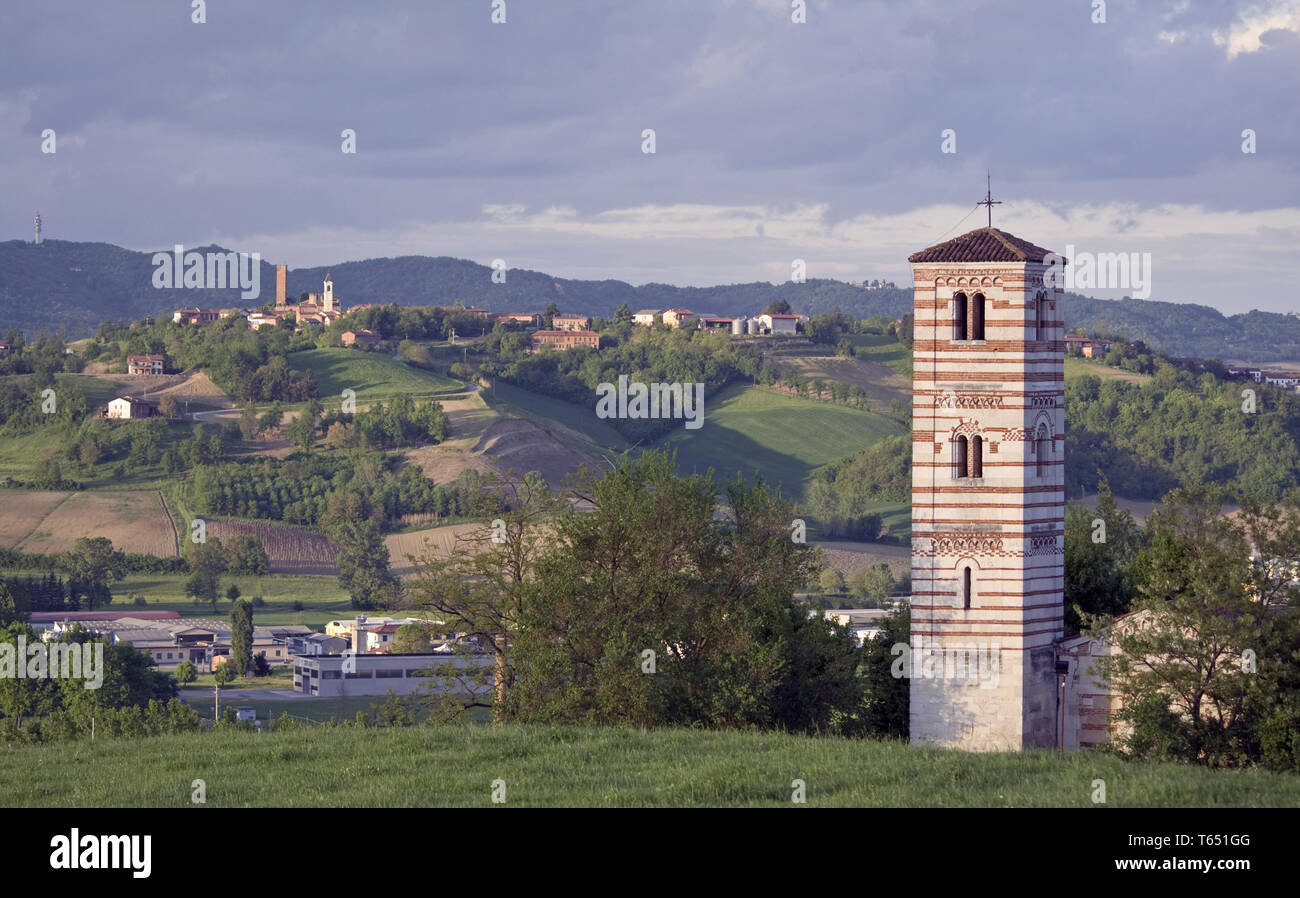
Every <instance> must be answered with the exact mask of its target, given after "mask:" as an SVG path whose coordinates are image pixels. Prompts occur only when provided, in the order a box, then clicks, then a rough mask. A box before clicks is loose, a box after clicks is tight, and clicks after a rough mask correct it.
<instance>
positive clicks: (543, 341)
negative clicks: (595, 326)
mask: <svg viewBox="0 0 1300 898" xmlns="http://www.w3.org/2000/svg"><path fill="white" fill-rule="evenodd" d="M543 346H549V347H551V348H552V349H555V350H557V351H558V350H565V349H573V348H575V347H578V346H588V347H590V348H592V349H597V348H599V347H600V334H598V333H596V332H595V331H537V332H536V333H534V334H533V352H536V351H538V350H539V349H541V348H542V347H543Z"/></svg>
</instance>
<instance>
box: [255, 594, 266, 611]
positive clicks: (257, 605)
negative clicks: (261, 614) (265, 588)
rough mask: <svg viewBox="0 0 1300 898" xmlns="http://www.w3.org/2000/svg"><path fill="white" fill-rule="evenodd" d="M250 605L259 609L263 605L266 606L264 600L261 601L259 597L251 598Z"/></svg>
mask: <svg viewBox="0 0 1300 898" xmlns="http://www.w3.org/2000/svg"><path fill="white" fill-rule="evenodd" d="M252 604H253V607H254V608H261V607H263V606H264V605H266V600H265V599H263V598H262V597H261V596H253V598H252Z"/></svg>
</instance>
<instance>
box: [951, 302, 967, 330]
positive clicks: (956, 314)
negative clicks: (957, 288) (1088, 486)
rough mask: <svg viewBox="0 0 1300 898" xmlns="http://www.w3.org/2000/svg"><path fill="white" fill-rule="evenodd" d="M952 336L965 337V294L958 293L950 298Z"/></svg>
mask: <svg viewBox="0 0 1300 898" xmlns="http://www.w3.org/2000/svg"><path fill="white" fill-rule="evenodd" d="M952 338H953V339H954V340H965V339H966V294H965V293H958V294H957V295H956V296H954V297H953V298H952Z"/></svg>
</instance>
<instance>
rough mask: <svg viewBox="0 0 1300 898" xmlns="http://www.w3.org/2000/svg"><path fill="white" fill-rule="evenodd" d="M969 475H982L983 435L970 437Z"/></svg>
mask: <svg viewBox="0 0 1300 898" xmlns="http://www.w3.org/2000/svg"><path fill="white" fill-rule="evenodd" d="M970 476H972V477H983V476H984V439H983V437H971V438H970Z"/></svg>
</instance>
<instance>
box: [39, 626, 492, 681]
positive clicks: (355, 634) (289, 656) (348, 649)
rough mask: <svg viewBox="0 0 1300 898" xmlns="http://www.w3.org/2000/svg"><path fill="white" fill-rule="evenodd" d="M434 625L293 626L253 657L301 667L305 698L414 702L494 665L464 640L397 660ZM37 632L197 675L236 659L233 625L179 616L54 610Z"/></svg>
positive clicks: (275, 632) (261, 639) (266, 630)
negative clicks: (405, 641) (414, 637)
mask: <svg viewBox="0 0 1300 898" xmlns="http://www.w3.org/2000/svg"><path fill="white" fill-rule="evenodd" d="M411 623H420V624H425V625H427V624H428V623H429V622H428V621H422V620H417V619H416V618H390V617H374V618H367V617H366V616H365V615H362V616H359V617H357V618H355V619H352V620H347V619H344V620H335V621H330V622H329V624H328V625H327V626H326V628H325V632H323V633H316V632H313V631H312V630H311V628H310V627H307V626H304V625H301V624H293V625H284V626H273V627H259V626H254V627H253V642H252V654H253V655H254V656H256V655H259V654H260V655H263V656H264V657H265V658H266V661H267V663H268V664H271V665H276V664H287V665H291V666H292V668H293V688H294V690H295V691H297V692H300V693H302V694H303V695H310V696H336V695H362V696H365V695H385V694H386V693H388V692H390V691H391V692H395V693H397V694H399V695H406V694H410V693H412V692H416V691H418V690H420V689H421V688H423V686H424V684H426V683H428V682H429V679H430V677H431V676H434V673H432V671H433V669H434V668H435V667H436V668H439V669H441V668H443V667H445V666H446V665H448V664H450V665H452V666H453V667H455V668H456V669H457V670H459V669H468V668H471V667H478V666H482V665H485V664H489V663H491V661H490V659H489V658H488V657H486V656H484V655H483V654H482V653H481V652H476V651H473V650H472V648H473V647H472V646H470V649H471V650H470V651H466V650H465V649H466V646H465V645H464V640H463V639H460V638H458V637H450V638H447V639H441V638H440V639H439V640H437V641H436V644H431V646H430V650H429V651H428V652H424V653H421V654H394V653H392V652H391V651H390V647H391V645H392V640H393V637H394V636H395V635H396V634H397V631H398V629H399V628H401V627H402V626H405V625H406V624H411ZM31 625H32V627H33V628H35V629H36V630H37V631H38V632H39V633H41V638H42V639H43V640H46V641H50V640H57V639H59V638H61V637H62V636H63V634H64V633H66V632H67V631H68V630H69V629H71V628H72V627H77V626H80V627H83V628H85V629H86V630H89V631H90V632H91V633H93V634H95V636H97V637H100V638H103V639H106V640H108V642H109V643H110V644H112V645H130V646H132V647H134V648H135V649H137V650H138V651H140V652H143V653H144V654H145V655H146V656H148V657H149V658H150V659H152V661H153V663H154V665H155V666H156V667H157V668H158V669H160V670H169V671H170V670H175V669H176V668H177V667H178V666H179V665H180V664H181V662H183V661H188V662H190V663H191V664H192V665H194V668H195V669H196V670H197V671H200V672H203V673H207V672H211V671H215V670H216V669H217V668H218V667H220V666H221V665H223V664H225V663H227V661H228V660H229V659H230V652H231V638H230V624H229V623H226V622H223V621H215V620H206V619H202V618H181V616H180V615H179V614H177V613H176V612H175V611H122V612H113V611H71V612H69V611H58V612H56V611H51V612H37V613H33V614H32V616H31Z"/></svg>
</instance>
